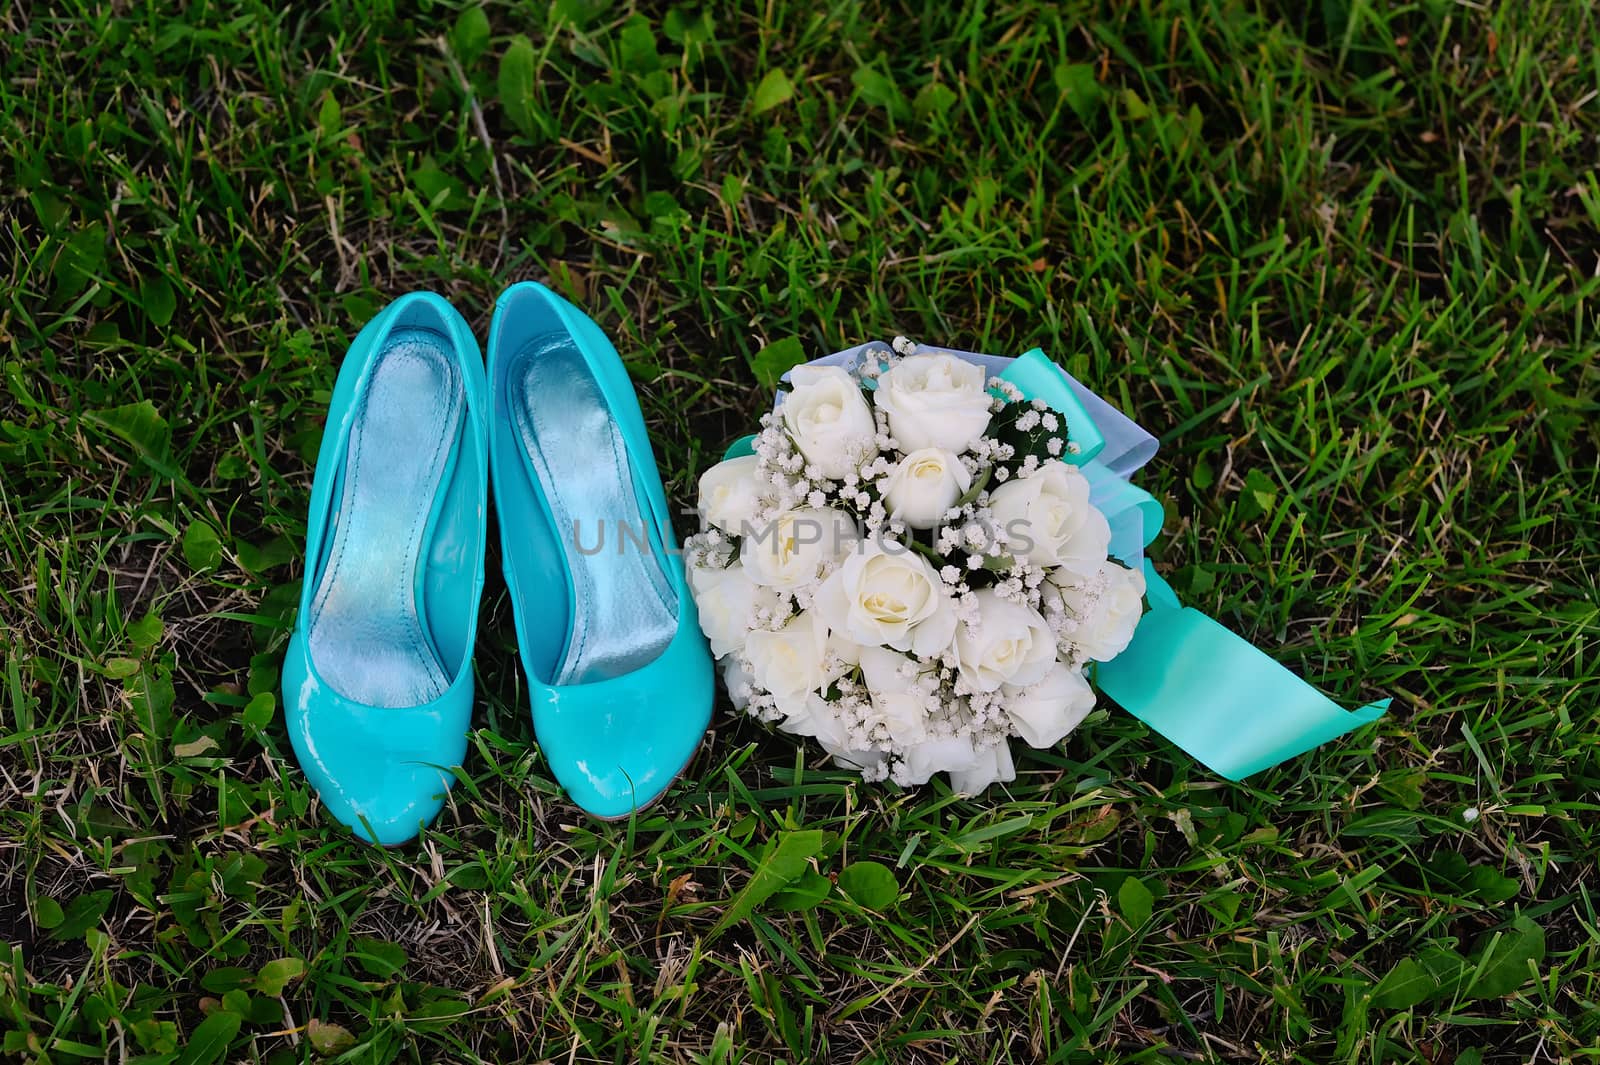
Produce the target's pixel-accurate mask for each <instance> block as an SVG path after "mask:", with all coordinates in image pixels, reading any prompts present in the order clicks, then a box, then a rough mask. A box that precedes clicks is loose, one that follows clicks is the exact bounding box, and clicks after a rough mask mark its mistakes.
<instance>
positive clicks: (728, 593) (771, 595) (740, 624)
mask: <svg viewBox="0 0 1600 1065" xmlns="http://www.w3.org/2000/svg"><path fill="white" fill-rule="evenodd" d="M689 589H690V590H691V591H692V592H693V593H694V601H695V606H696V607H698V608H699V614H700V631H701V632H703V633H705V634H706V640H707V641H708V642H710V644H711V653H712V655H714V656H715V657H717V658H721V657H722V656H723V655H725V654H728V653H729V652H731V651H736V650H738V649H739V648H740V647H743V646H744V642H745V634H746V633H748V632H749V631H750V620H751V617H752V616H753V615H754V614H755V611H756V609H757V608H758V607H768V608H771V607H775V606H777V605H778V595H777V593H776V592H774V591H773V590H772V589H770V588H763V587H761V585H759V584H757V583H756V582H755V581H753V580H751V579H750V575H749V574H748V573H746V572H745V571H744V569H743V568H741V567H738V566H729V567H728V568H727V569H710V568H707V567H703V566H691V567H690V568H689Z"/></svg>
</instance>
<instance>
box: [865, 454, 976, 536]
mask: <svg viewBox="0 0 1600 1065" xmlns="http://www.w3.org/2000/svg"><path fill="white" fill-rule="evenodd" d="M971 485H972V474H970V473H968V472H967V468H966V467H965V466H963V465H962V464H961V460H960V459H959V458H957V457H956V455H955V453H954V452H950V451H945V450H943V449H941V448H936V447H924V448H919V449H917V450H916V451H913V452H911V453H910V454H909V455H907V456H906V457H905V458H903V459H901V460H900V461H899V462H898V463H896V464H895V468H894V472H892V473H890V474H889V487H888V491H886V492H885V493H884V499H885V501H886V502H887V503H888V504H889V513H890V514H892V515H893V516H894V517H897V518H899V519H900V520H901V521H903V522H905V523H906V524H907V525H909V526H911V527H912V528H913V529H932V528H933V527H934V526H936V525H938V524H939V523H940V522H941V521H943V520H944V512H945V511H947V510H949V509H950V508H951V507H952V506H954V505H955V502H956V500H958V499H960V498H961V496H962V494H963V493H964V492H966V490H967V489H968V488H969V487H970V486H971Z"/></svg>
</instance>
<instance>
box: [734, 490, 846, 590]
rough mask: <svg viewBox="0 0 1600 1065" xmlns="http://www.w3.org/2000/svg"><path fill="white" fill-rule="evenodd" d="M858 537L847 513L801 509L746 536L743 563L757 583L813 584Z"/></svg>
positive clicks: (783, 586)
mask: <svg viewBox="0 0 1600 1065" xmlns="http://www.w3.org/2000/svg"><path fill="white" fill-rule="evenodd" d="M858 539H859V536H858V534H857V532H856V523H855V519H854V518H852V517H851V516H850V515H848V514H846V513H845V512H844V511H842V510H835V509H834V508H832V507H802V508H800V509H799V510H786V511H783V512H782V513H780V514H778V515H777V516H776V517H774V518H773V519H772V521H771V522H769V523H768V524H766V525H764V526H762V527H761V528H759V529H756V530H754V531H752V532H751V533H750V534H749V535H747V536H746V537H745V538H744V542H743V544H742V545H741V546H740V548H739V561H740V563H741V564H743V566H744V568H745V572H747V573H749V574H750V576H751V578H752V579H754V580H755V582H756V583H757V584H763V585H766V586H767V587H768V588H777V589H780V590H783V591H790V590H793V589H795V588H803V587H805V586H807V585H809V584H814V583H815V582H816V581H817V580H819V579H820V578H821V577H822V576H823V575H824V574H823V571H824V570H825V569H826V568H827V567H829V566H831V565H832V564H833V563H835V562H837V561H839V559H840V558H841V557H842V556H843V555H844V554H845V553H846V552H847V551H850V550H851V549H852V548H853V547H854V546H855V545H856V542H857V540H858Z"/></svg>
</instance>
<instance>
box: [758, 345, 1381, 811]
mask: <svg viewBox="0 0 1600 1065" xmlns="http://www.w3.org/2000/svg"><path fill="white" fill-rule="evenodd" d="M883 347H884V345H882V344H879V343H868V344H862V345H859V346H857V347H854V348H850V349H848V350H845V351H841V352H837V353H835V354H833V355H828V356H824V357H823V358H820V359H815V360H813V361H812V365H816V366H842V367H849V366H852V365H854V364H855V363H857V362H858V361H860V360H862V359H864V358H870V357H872V354H871V353H872V352H874V351H881V350H882V349H883ZM916 351H917V353H919V354H921V353H928V354H937V353H943V354H948V355H954V356H956V357H958V358H960V359H963V360H965V361H967V362H971V363H975V364H977V365H979V366H982V367H983V369H984V372H985V373H986V374H987V375H988V376H990V377H999V378H1001V379H1002V380H1005V381H1008V382H1010V383H1011V384H1012V385H1015V386H1016V387H1017V388H1018V389H1020V390H1021V392H1022V394H1023V396H1024V397H1025V398H1027V399H1030V400H1032V399H1040V400H1043V401H1044V402H1045V403H1046V404H1047V405H1048V406H1049V407H1050V408H1051V409H1053V410H1055V411H1056V412H1057V413H1059V414H1060V415H1061V416H1062V417H1063V418H1064V419H1065V420H1066V423H1067V426H1068V434H1069V438H1070V440H1071V441H1072V443H1073V444H1074V445H1075V446H1076V449H1075V451H1074V452H1073V453H1072V454H1070V455H1067V456H1064V460H1065V461H1067V462H1071V463H1072V464H1073V465H1076V466H1078V467H1079V469H1081V470H1082V472H1083V474H1084V476H1085V477H1086V478H1087V479H1088V480H1089V483H1090V486H1091V494H1090V502H1091V503H1093V504H1094V505H1095V506H1096V507H1097V508H1099V509H1100V510H1101V512H1103V513H1104V514H1105V516H1106V519H1107V521H1108V522H1109V523H1110V526H1111V548H1110V552H1109V554H1110V555H1111V557H1113V558H1115V559H1117V560H1118V561H1120V562H1122V563H1124V564H1126V565H1128V566H1130V567H1133V568H1136V569H1138V568H1142V569H1143V571H1144V575H1145V581H1146V586H1147V592H1146V599H1147V601H1148V604H1149V610H1148V611H1146V613H1145V615H1144V617H1143V618H1142V619H1141V620H1140V622H1139V625H1138V627H1137V629H1136V630H1135V631H1134V636H1133V641H1132V643H1130V644H1129V646H1128V647H1127V649H1126V650H1125V651H1123V652H1122V653H1121V654H1120V655H1118V656H1117V657H1115V658H1113V659H1112V660H1111V661H1109V662H1102V663H1100V664H1099V665H1098V666H1097V668H1096V670H1095V677H1094V679H1095V682H1096V683H1097V684H1098V686H1099V687H1100V690H1101V691H1103V692H1104V693H1105V694H1106V695H1108V696H1110V697H1111V698H1112V699H1113V700H1114V701H1116V702H1117V703H1118V704H1120V705H1121V706H1122V707H1123V709H1125V710H1127V711H1128V712H1129V713H1131V714H1132V715H1133V716H1134V717H1137V718H1138V719H1139V720H1141V721H1143V722H1144V723H1145V724H1147V725H1149V726H1150V727H1151V728H1153V729H1155V730H1156V731H1157V732H1159V733H1161V735H1163V736H1165V737H1166V738H1167V739H1169V740H1171V741H1172V742H1173V743H1175V744H1177V745H1178V746H1179V747H1181V748H1182V749H1183V750H1184V751H1186V752H1188V753H1189V754H1190V755H1191V756H1193V757H1194V758H1195V759H1196V760H1198V761H1199V762H1201V763H1202V764H1204V765H1205V766H1207V767H1208V768H1210V769H1211V770H1212V771H1213V772H1215V773H1217V774H1218V775H1220V776H1222V777H1225V778H1227V779H1228V780H1240V779H1243V778H1244V777H1247V776H1250V775H1251V774H1253V773H1258V772H1260V771H1261V770H1263V769H1268V768H1270V767H1272V766H1275V765H1278V764H1279V763H1281V762H1284V761H1287V760H1288V759H1290V758H1293V757H1295V756H1297V755H1300V754H1304V753H1305V752H1307V751H1309V750H1311V749H1312V748H1314V747H1317V746H1318V745H1320V744H1323V743H1326V742H1327V741H1329V740H1331V739H1334V738H1336V737H1338V736H1342V735H1344V734H1345V733H1347V732H1350V731H1351V730H1353V729H1356V728H1359V727H1360V726H1362V725H1366V724H1369V723H1371V722H1373V721H1376V720H1377V719H1378V718H1380V717H1382V716H1383V714H1384V712H1385V710H1387V709H1388V706H1389V703H1390V700H1389V699H1380V700H1378V701H1376V702H1373V703H1369V704H1367V705H1365V706H1362V707H1360V708H1359V709H1357V710H1354V711H1347V710H1345V709H1344V708H1342V707H1341V706H1339V705H1338V704H1337V703H1335V702H1334V701H1333V700H1331V699H1329V698H1328V697H1327V696H1325V695H1323V694H1322V693H1321V692H1319V691H1317V690H1316V689H1315V688H1313V687H1312V686H1311V685H1309V684H1307V683H1306V682H1305V681H1304V680H1302V679H1300V678H1299V677H1297V676H1296V675H1295V674H1294V673H1292V672H1291V671H1290V670H1288V669H1286V668H1284V667H1283V666H1281V665H1279V664H1278V663H1277V662H1275V661H1274V660H1273V659H1272V658H1271V657H1269V656H1268V655H1267V654H1265V653H1264V652H1262V651H1261V650H1259V649H1257V648H1256V647H1254V646H1252V645H1251V644H1250V643H1249V642H1248V641H1246V640H1244V639H1243V638H1242V637H1240V636H1238V635H1237V634H1235V633H1233V632H1231V631H1229V630H1228V629H1227V628H1225V627H1223V626H1222V625H1221V624H1219V623H1218V622H1216V621H1214V620H1213V619H1211V618H1209V617H1207V616H1206V615H1204V614H1202V613H1201V612H1200V611H1198V610H1195V609H1194V608H1193V607H1185V606H1183V605H1182V604H1181V603H1180V602H1179V601H1178V597H1177V595H1176V594H1175V593H1174V592H1173V591H1172V589H1171V587H1170V586H1168V585H1167V583H1166V582H1165V581H1164V580H1162V579H1161V578H1160V577H1159V576H1158V575H1157V574H1156V572H1155V570H1154V568H1153V567H1152V566H1151V565H1150V563H1149V561H1148V560H1147V559H1146V558H1145V557H1144V549H1145V547H1146V546H1148V545H1149V544H1150V543H1151V542H1152V541H1153V540H1155V538H1156V536H1157V535H1158V534H1159V533H1160V532H1161V526H1162V522H1163V519H1164V515H1163V512H1162V507H1161V503H1160V502H1159V501H1158V500H1157V499H1156V498H1155V497H1154V496H1152V495H1150V493H1148V492H1146V491H1144V490H1143V489H1142V488H1139V487H1138V486H1137V485H1135V484H1133V483H1132V480H1131V479H1132V477H1133V475H1134V474H1135V473H1137V472H1138V471H1139V469H1140V468H1141V467H1143V466H1144V465H1145V463H1147V462H1149V461H1150V459H1151V458H1153V457H1154V456H1155V453H1156V450H1157V446H1158V445H1157V442H1156V438H1155V437H1154V436H1152V435H1151V434H1150V433H1148V432H1147V431H1145V430H1144V429H1143V428H1141V427H1140V426H1139V425H1138V424H1137V423H1135V422H1134V421H1133V420H1132V419H1130V418H1129V417H1127V416H1126V415H1125V414H1123V413H1122V412H1121V411H1119V410H1117V409H1116V408H1115V407H1113V406H1112V405H1111V404H1110V403H1108V402H1107V401H1106V400H1104V399H1102V398H1101V397H1100V396H1098V395H1096V394H1095V393H1094V392H1093V391H1091V390H1090V389H1089V388H1087V387H1086V386H1084V385H1083V384H1082V383H1081V382H1079V381H1078V380H1076V379H1075V378H1073V377H1072V376H1071V375H1070V374H1068V373H1066V372H1065V371H1064V370H1062V369H1061V368H1060V367H1058V366H1057V365H1056V364H1055V363H1053V362H1051V361H1050V359H1049V358H1047V357H1046V356H1045V354H1044V352H1043V351H1041V350H1039V349H1038V348H1035V349H1033V350H1031V351H1029V352H1027V353H1025V354H1023V355H1022V356H1021V357H1019V358H1009V357H1006V356H1000V355H984V354H979V353H977V352H970V351H957V350H953V349H949V348H939V347H932V346H927V345H922V346H919V347H918V348H917V349H916ZM779 398H780V399H781V398H782V393H781V392H780V394H779ZM751 439H752V438H750V437H746V438H744V439H742V440H740V441H738V442H736V443H735V444H734V445H733V446H732V447H731V448H729V450H728V456H729V457H730V458H731V457H733V456H735V455H739V454H747V453H749V451H750V441H751Z"/></svg>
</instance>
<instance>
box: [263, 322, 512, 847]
mask: <svg viewBox="0 0 1600 1065" xmlns="http://www.w3.org/2000/svg"><path fill="white" fill-rule="evenodd" d="M487 406H488V403H487V388H486V385H485V381H484V373H483V362H482V356H481V354H480V352H479V348H478V344H477V341H476V340H475V339H473V336H472V332H471V329H470V328H469V327H468V326H467V323H466V321H465V320H463V319H462V317H461V316H460V315H459V314H458V313H456V311H455V309H454V308H452V307H451V306H450V305H449V304H448V303H446V302H445V301H444V300H443V299H441V298H439V297H438V296H435V295H433V294H431V293H413V294H411V295H407V296H403V297H401V298H400V299H398V300H396V301H394V302H393V303H391V304H390V305H389V306H388V307H386V308H385V309H384V310H383V311H382V312H380V313H379V314H378V315H377V317H375V318H374V319H373V320H372V321H371V322H369V323H368V324H367V326H366V327H365V328H364V329H362V330H361V332H360V334H359V335H358V336H357V337H356V340H355V342H354V343H353V344H352V345H351V348H350V352H349V354H347V355H346V356H345V360H344V362H343V364H342V365H341V366H340V368H339V377H338V381H337V383H336V385H335V387H334V393H333V398H332V401H331V403H330V404H329V409H328V421H327V427H326V429H325V430H324V432H323V438H322V447H321V449H320V450H319V452H318V455H317V471H316V477H315V479H314V481H313V482H312V490H311V506H310V510H309V513H308V516H307V522H306V574H305V579H304V581H303V582H302V585H301V591H300V609H299V612H298V613H297V615H296V617H295V627H294V633H293V636H292V638H291V639H290V642H289V649H288V653H287V655H286V657H285V660H284V668H283V694H284V700H283V707H284V719H285V724H286V726H287V728H288V731H289V736H290V740H291V742H292V743H293V746H294V749H295V753H296V755H297V756H298V757H299V760H300V765H301V768H302V769H303V770H304V771H305V774H306V776H307V778H308V779H309V780H310V781H311V783H312V785H313V787H315V788H316V790H317V793H318V795H319V796H320V797H321V798H322V800H323V804H324V805H325V806H326V808H327V809H328V811H329V813H331V814H332V815H333V816H334V817H335V818H337V819H338V820H339V821H340V822H341V823H343V824H344V825H346V826H348V827H349V828H350V829H351V830H353V831H354V832H355V833H356V834H357V835H358V836H359V837H360V838H362V839H365V840H368V841H369V842H374V843H381V844H395V843H402V842H405V841H406V840H408V839H410V838H412V837H414V836H415V835H416V834H417V833H418V831H419V830H420V829H421V828H422V827H423V826H424V825H426V824H428V823H429V822H431V821H432V819H433V818H434V816H436V815H437V814H438V812H439V810H440V808H441V807H442V806H443V803H444V796H445V792H447V791H448V790H449V787H450V784H451V783H452V782H453V780H454V779H455V777H454V773H453V772H452V770H453V768H454V767H456V766H459V765H460V764H461V760H462V758H463V757H464V755H465V753H466V734H467V727H468V725H469V723H470V719H471V714H472V693H473V686H472V668H471V654H472V647H473V643H474V641H475V639H476V635H477V619H478V603H479V599H480V597H481V595H482V592H483V558H484V539H485V533H484V524H485V521H486V517H487V510H488V427H487V413H486V412H487Z"/></svg>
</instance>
